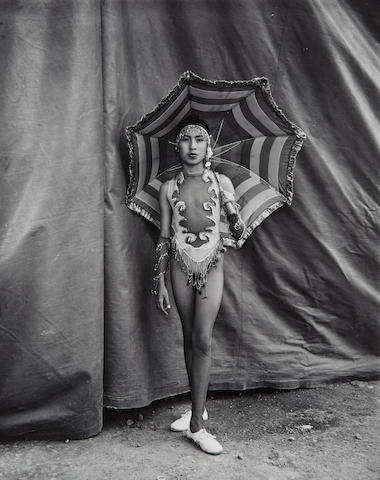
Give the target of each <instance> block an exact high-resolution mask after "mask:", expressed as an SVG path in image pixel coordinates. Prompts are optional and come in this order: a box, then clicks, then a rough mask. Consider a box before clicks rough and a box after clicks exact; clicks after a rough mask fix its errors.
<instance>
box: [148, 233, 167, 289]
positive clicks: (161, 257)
mask: <svg viewBox="0 0 380 480" xmlns="http://www.w3.org/2000/svg"><path fill="white" fill-rule="evenodd" d="M169 256H170V239H169V238H165V237H160V238H159V239H158V242H157V246H156V263H155V265H154V277H153V290H152V293H153V294H154V295H157V293H158V292H157V288H158V284H159V282H160V278H161V277H163V276H165V273H166V271H167V269H168V264H169Z"/></svg>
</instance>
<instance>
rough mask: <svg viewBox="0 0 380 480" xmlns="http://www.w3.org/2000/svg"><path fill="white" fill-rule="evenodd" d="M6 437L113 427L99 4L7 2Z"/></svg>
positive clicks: (3, 84)
mask: <svg viewBox="0 0 380 480" xmlns="http://www.w3.org/2000/svg"><path fill="white" fill-rule="evenodd" d="M0 17H1V20H0V37H1V46H0V65H1V69H0V111H1V116H0V144H1V160H0V161H1V165H0V168H1V170H0V171H1V174H0V175H1V179H0V181H1V186H0V205H1V207H0V217H1V224H0V436H8V437H24V436H32V435H33V436H49V437H60V438H80V437H86V436H89V435H93V434H95V433H98V432H99V431H100V429H101V426H102V369H103V151H104V150H103V140H102V139H103V130H102V121H103V119H102V76H101V73H102V72H101V36H100V4H98V2H94V1H92V0H89V1H81V2H77V1H75V0H64V1H60V2H54V1H52V2H45V1H23V2H13V1H9V2H5V1H2V2H0Z"/></svg>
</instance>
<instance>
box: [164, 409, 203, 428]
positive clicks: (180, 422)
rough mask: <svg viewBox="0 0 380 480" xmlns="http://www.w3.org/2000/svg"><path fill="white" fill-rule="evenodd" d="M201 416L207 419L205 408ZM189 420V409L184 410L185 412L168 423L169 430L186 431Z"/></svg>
mask: <svg viewBox="0 0 380 480" xmlns="http://www.w3.org/2000/svg"><path fill="white" fill-rule="evenodd" d="M202 418H203V420H208V413H207V410H206V409H205V411H204V412H203V415H202ZM190 420H191V410H186V412H185V413H183V414H182V415H181V416H180V417H179V418H177V420H175V421H174V422H173V423H172V424H171V425H170V430H172V431H173V432H186V430H187V429H188V428H189V427H190Z"/></svg>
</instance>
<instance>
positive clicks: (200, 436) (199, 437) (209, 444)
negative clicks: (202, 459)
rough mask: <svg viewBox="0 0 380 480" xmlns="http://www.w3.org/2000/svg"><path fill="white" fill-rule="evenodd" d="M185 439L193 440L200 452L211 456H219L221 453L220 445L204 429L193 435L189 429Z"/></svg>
mask: <svg viewBox="0 0 380 480" xmlns="http://www.w3.org/2000/svg"><path fill="white" fill-rule="evenodd" d="M186 437H187V438H189V439H190V440H193V442H195V443H196V444H197V445H198V446H199V448H200V449H201V450H203V451H204V452H206V453H210V454H211V455H219V454H220V453H222V452H223V447H222V445H221V444H220V443H219V442H218V441H217V440H216V439H215V436H214V435H211V433H208V432H207V431H206V430H205V429H204V428H201V429H200V430H198V432H195V433H193V432H192V431H191V430H190V428H189V429H188V430H187V432H186Z"/></svg>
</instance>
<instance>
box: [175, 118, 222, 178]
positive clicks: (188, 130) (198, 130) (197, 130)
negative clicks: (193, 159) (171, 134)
mask: <svg viewBox="0 0 380 480" xmlns="http://www.w3.org/2000/svg"><path fill="white" fill-rule="evenodd" d="M191 134H195V135H199V136H202V137H203V139H204V140H206V141H207V150H206V157H205V160H206V163H205V167H206V168H210V165H211V162H210V160H209V159H210V158H211V157H212V155H213V151H212V148H211V136H210V135H209V133H208V131H207V130H206V129H205V128H203V127H202V125H194V124H189V125H185V126H184V127H183V128H182V130H181V131H180V132H179V134H178V135H177V137H176V140H175V142H174V145H175V147H176V150H177V151H178V144H179V142H180V141H181V140H182V139H183V138H184V137H186V136H187V135H191Z"/></svg>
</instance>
